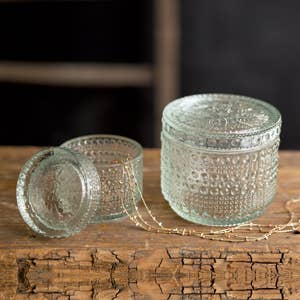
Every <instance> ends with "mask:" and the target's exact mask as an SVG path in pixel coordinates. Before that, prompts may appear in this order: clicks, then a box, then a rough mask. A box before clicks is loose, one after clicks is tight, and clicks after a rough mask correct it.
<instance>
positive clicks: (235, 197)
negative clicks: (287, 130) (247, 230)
mask: <svg viewBox="0 0 300 300" xmlns="http://www.w3.org/2000/svg"><path fill="white" fill-rule="evenodd" d="M213 99H215V102H213ZM173 104H174V107H173V106H172V105H173ZM200 107H202V108H200ZM166 110H167V111H166ZM182 112H185V113H184V114H182ZM247 112H248V113H247ZM231 114H232V115H231ZM248 114H249V115H248ZM185 118H186V119H185ZM163 123H164V127H163V131H162V134H161V140H162V153H161V186H162V192H163V195H164V197H165V199H166V200H168V201H169V204H170V206H171V207H172V209H173V210H174V211H175V212H176V213H177V214H178V215H180V216H181V217H183V218H185V219H187V220H189V221H192V222H196V223H200V224H206V225H234V224H238V223H242V222H245V221H248V220H251V219H253V218H255V217H256V216H258V215H260V214H261V213H262V212H263V211H264V209H265V207H266V206H267V205H268V204H269V203H270V202H271V201H272V199H273V197H274V195H275V192H276V176H277V166H278V146H279V132H280V125H281V118H280V114H279V112H278V111H277V110H276V109H275V108H273V107H272V106H270V105H269V104H266V103H264V102H262V101H258V100H252V99H250V98H246V97H240V96H232V95H228V97H227V95H199V96H192V97H186V98H183V99H180V100H177V101H174V102H172V103H171V104H169V105H168V106H167V108H166V109H165V111H164V115H163ZM174 124H178V126H177V127H176V125H174ZM221 124H222V125H221ZM187 125H188V126H190V129H189V130H187V127H186V126H187ZM185 130H186V131H185ZM227 131H228V134H227ZM258 137H259V138H260V141H259V143H256V142H255V141H257V138H258ZM244 138H247V141H248V142H249V143H247V144H246V143H245V142H242V143H241V141H243V139H244ZM199 139H205V142H204V143H202V144H199ZM236 139H239V143H234V141H235V140H236ZM221 141H222V143H221ZM222 145H223V148H222V147H221V146H222Z"/></svg>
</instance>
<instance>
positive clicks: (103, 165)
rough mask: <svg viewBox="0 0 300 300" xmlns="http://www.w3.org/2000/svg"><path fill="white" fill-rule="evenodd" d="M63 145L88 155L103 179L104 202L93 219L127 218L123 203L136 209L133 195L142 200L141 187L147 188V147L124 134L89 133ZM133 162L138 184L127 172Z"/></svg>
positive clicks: (100, 220)
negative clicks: (144, 149) (145, 178)
mask: <svg viewBox="0 0 300 300" xmlns="http://www.w3.org/2000/svg"><path fill="white" fill-rule="evenodd" d="M62 146H63V147H66V148H70V149H72V150H75V151H78V152H80V153H82V154H84V155H85V156H86V157H88V158H89V159H90V160H91V161H92V162H93V164H94V166H95V167H96V169H97V171H98V174H99V176H100V178H101V205H100V206H99V208H98V210H97V212H96V214H95V217H94V218H93V220H92V222H94V223H98V222H102V221H107V220H113V219H118V218H121V217H124V216H125V215H126V213H125V211H124V208H123V204H124V205H125V207H126V208H127V210H132V209H133V205H132V195H133V196H134V201H135V202H138V201H139V200H140V193H139V191H138V189H140V191H141V192H142V190H143V149H142V147H141V145H140V144H138V143H137V142H135V141H134V140H131V139H128V138H125V137H122V136H116V135H88V136H83V137H79V138H75V139H72V140H69V141H67V142H65V143H64V144H63V145H62ZM129 164H130V165H131V166H132V167H133V171H134V174H135V176H136V179H137V185H135V184H134V183H135V179H134V178H128V176H127V175H126V174H125V173H124V166H125V165H129ZM129 180H131V182H129ZM132 189H134V190H133V191H132ZM122 202H123V204H122Z"/></svg>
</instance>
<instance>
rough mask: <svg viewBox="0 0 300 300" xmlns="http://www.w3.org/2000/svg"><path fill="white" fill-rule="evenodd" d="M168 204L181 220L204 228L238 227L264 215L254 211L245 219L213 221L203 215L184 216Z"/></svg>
mask: <svg viewBox="0 0 300 300" xmlns="http://www.w3.org/2000/svg"><path fill="white" fill-rule="evenodd" d="M168 202H169V205H170V207H171V208H172V210H173V211H174V212H175V213H176V214H177V215H178V216H180V217H181V218H183V219H185V220H187V221H189V222H192V223H196V224H200V225H206V226H235V225H239V224H242V223H245V222H249V221H251V220H254V219H255V218H257V217H259V216H260V215H262V214H263V213H264V211H265V210H264V209H262V210H259V211H255V212H253V213H252V214H247V215H246V216H245V217H241V218H237V219H233V218H231V219H229V220H224V219H215V218H212V217H210V216H205V214H203V215H202V216H200V215H198V216H193V215H191V214H186V213H184V212H183V211H182V210H179V209H178V208H176V207H174V206H172V205H171V202H170V201H168Z"/></svg>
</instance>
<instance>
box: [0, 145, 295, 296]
mask: <svg viewBox="0 0 300 300" xmlns="http://www.w3.org/2000/svg"><path fill="white" fill-rule="evenodd" d="M37 150H38V148H35V147H20V148H16V147H0V211H1V214H0V299H91V298H93V299H129V298H133V299H299V298H300V283H299V282H300V280H299V279H300V247H299V246H300V235H295V234H291V233H286V234H280V235H274V236H272V237H271V238H270V239H269V240H267V241H261V242H257V243H249V242H248V243H243V244H238V243H226V242H212V241H206V240H201V239H199V238H195V237H181V236H172V235H163V234H154V233H148V232H145V231H142V230H140V229H138V228H137V227H136V226H134V225H133V224H131V223H130V222H129V221H128V220H122V221H120V222H113V223H104V224H91V225H89V226H88V227H87V228H86V229H85V230H83V232H81V233H80V234H78V235H76V236H74V237H70V238H67V239H47V238H43V237H39V236H36V235H35V234H33V233H32V232H30V231H29V230H28V229H27V228H26V226H25V224H24V222H23V221H22V219H21V217H20V216H19V213H18V211H17V207H16V200H15V185H16V180H17V176H18V172H19V170H20V168H21V166H22V164H23V163H24V162H25V161H26V160H27V159H28V158H29V157H30V156H31V155H32V154H33V153H34V152H36V151H37ZM299 177H300V153H299V152H281V153H280V170H279V188H278V193H277V196H276V199H275V201H274V202H273V203H272V205H271V206H270V207H268V209H267V211H266V213H265V214H264V216H262V217H261V218H260V220H259V221H260V222H265V223H270V222H272V223H277V222H278V223H282V222H285V221H286V220H287V214H286V211H285V209H284V202H285V201H286V200H288V199H289V198H291V197H296V196H300V185H299V182H298V180H299ZM144 178H145V179H144V190H145V192H144V194H145V198H146V199H148V201H149V205H150V206H151V208H152V211H154V213H155V214H157V215H159V216H161V218H162V219H163V220H164V223H166V224H168V225H170V226H181V225H184V226H197V225H192V224H189V223H188V222H186V221H184V220H182V219H180V218H179V217H177V216H176V215H175V214H174V213H173V212H172V211H171V209H170V208H169V207H168V204H167V203H166V202H165V201H164V200H163V198H162V196H161V193H160V180H159V151H158V150H146V152H145V168H144ZM298 211H299V209H298Z"/></svg>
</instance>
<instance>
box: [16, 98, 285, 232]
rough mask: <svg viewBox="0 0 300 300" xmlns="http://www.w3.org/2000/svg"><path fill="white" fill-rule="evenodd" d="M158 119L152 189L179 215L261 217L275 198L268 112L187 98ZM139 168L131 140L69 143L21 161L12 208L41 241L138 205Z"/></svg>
mask: <svg viewBox="0 0 300 300" xmlns="http://www.w3.org/2000/svg"><path fill="white" fill-rule="evenodd" d="M162 123H163V129H162V132H161V141H162V152H161V188H162V193H163V195H164V197H165V199H166V200H167V201H168V202H169V204H170V206H171V208H172V209H173V210H174V211H175V212H176V213H177V214H178V215H179V216H181V217H183V218H184V219H187V220H189V221H192V222H195V223H199V224H204V225H220V226H224V225H235V224H239V223H243V222H246V221H248V220H251V219H254V218H255V217H257V216H259V215H261V214H262V213H263V211H264V209H265V208H266V206H267V205H268V204H269V203H270V202H271V201H272V199H273V197H274V195H275V192H276V176H277V168H278V147H279V135H280V128H281V116H280V113H279V111H278V110H277V109H276V108H275V107H273V106H271V105H270V104H268V103H266V102H263V101H260V100H256V99H252V98H248V97H244V96H236V95H226V94H203V95H195V96H189V97H185V98H181V99H178V100H176V101H173V102H171V103H170V104H168V105H167V106H166V108H165V109H164V112H163V118H162ZM120 162H122V163H120ZM124 163H125V164H131V165H132V166H133V171H134V173H135V176H134V177H135V178H134V179H130V178H128V177H126V178H124ZM142 167H143V164H142V148H141V146H140V145H139V144H137V143H136V142H134V141H132V140H130V139H127V138H123V137H118V136H103V135H98V136H86V137H81V138H77V139H73V140H70V141H68V142H66V143H64V144H63V145H62V147H61V148H52V149H48V150H44V151H42V152H40V153H38V154H37V155H36V156H34V157H33V158H32V159H31V160H29V161H28V162H27V163H26V165H25V166H24V168H23V170H22V172H21V174H20V177H19V181H18V186H17V200H18V206H19V210H20V212H21V214H22V216H23V218H24V220H25V222H26V223H27V224H28V225H29V226H30V227H31V228H32V229H34V230H35V231H37V232H39V233H41V234H43V235H47V236H50V237H62V236H68V235H71V234H74V233H77V232H78V231H80V230H81V229H82V228H83V227H84V226H86V225H87V224H88V223H89V222H101V221H104V220H111V219H114V218H120V217H122V216H124V215H125V211H124V205H125V208H126V209H127V210H130V209H131V208H133V207H134V206H133V205H132V203H131V202H132V199H133V201H134V202H135V203H136V202H137V201H138V200H139V196H140V192H139V191H142V176H143V171H142ZM130 180H137V184H132V182H130ZM132 186H135V187H136V188H135V190H133V191H132ZM132 195H133V196H132ZM94 215H95V217H94Z"/></svg>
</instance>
